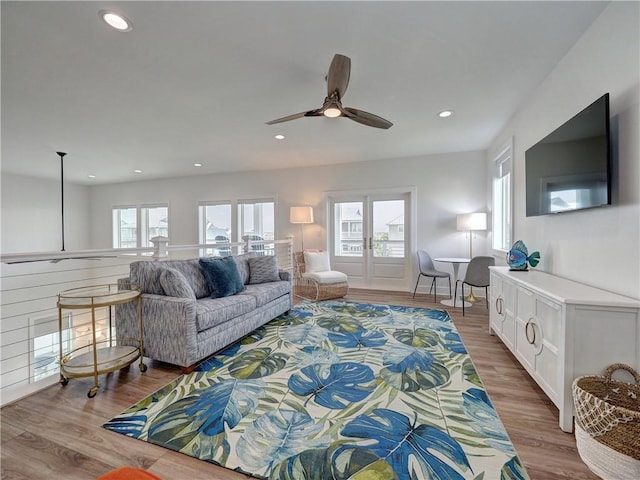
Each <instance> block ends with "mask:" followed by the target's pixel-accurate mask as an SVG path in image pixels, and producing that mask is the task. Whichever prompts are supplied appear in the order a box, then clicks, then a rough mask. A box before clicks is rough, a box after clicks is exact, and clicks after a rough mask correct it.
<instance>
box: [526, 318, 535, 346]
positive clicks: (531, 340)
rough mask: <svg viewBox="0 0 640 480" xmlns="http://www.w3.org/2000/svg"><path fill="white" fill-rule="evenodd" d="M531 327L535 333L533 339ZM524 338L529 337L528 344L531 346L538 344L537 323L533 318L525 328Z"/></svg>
mask: <svg viewBox="0 0 640 480" xmlns="http://www.w3.org/2000/svg"><path fill="white" fill-rule="evenodd" d="M529 327H531V332H532V333H533V335H531V338H529ZM524 336H525V337H527V342H529V343H530V344H531V345H534V344H535V343H536V322H535V321H534V320H533V318H530V319H529V321H528V322H527V324H526V325H525V326H524Z"/></svg>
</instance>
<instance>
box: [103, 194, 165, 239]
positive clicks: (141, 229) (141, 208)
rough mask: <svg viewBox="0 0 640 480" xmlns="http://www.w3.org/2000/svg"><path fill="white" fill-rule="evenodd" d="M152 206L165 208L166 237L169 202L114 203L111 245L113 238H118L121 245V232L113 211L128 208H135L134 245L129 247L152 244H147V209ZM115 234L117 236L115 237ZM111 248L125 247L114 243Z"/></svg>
mask: <svg viewBox="0 0 640 480" xmlns="http://www.w3.org/2000/svg"><path fill="white" fill-rule="evenodd" d="M152 208H166V209H167V235H166V236H167V237H169V234H170V230H169V223H170V222H169V214H170V208H169V204H168V203H149V204H142V205H114V206H113V207H111V230H112V231H111V239H112V245H113V243H114V242H113V240H115V239H116V238H118V244H119V245H121V243H122V242H121V232H120V230H119V228H118V226H117V225H116V222H115V219H114V213H115V212H116V211H117V210H130V209H135V210H136V245H135V247H130V248H141V247H142V248H144V247H149V246H152V245H150V244H149V242H150V240H151V238H149V228H148V226H149V212H148V211H149V209H152ZM116 228H118V231H116ZM116 235H117V237H116ZM113 248H127V247H119V246H116V245H113Z"/></svg>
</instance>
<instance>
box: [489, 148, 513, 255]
mask: <svg viewBox="0 0 640 480" xmlns="http://www.w3.org/2000/svg"><path fill="white" fill-rule="evenodd" d="M511 150H512V140H509V142H507V144H506V145H505V146H504V147H502V148H501V149H500V150H499V152H498V154H497V155H496V156H495V158H494V163H493V214H492V217H493V242H492V243H493V245H492V246H493V249H494V250H500V251H503V252H506V251H508V250H509V249H510V248H511V227H512V225H511V203H512V202H511V162H512V160H511Z"/></svg>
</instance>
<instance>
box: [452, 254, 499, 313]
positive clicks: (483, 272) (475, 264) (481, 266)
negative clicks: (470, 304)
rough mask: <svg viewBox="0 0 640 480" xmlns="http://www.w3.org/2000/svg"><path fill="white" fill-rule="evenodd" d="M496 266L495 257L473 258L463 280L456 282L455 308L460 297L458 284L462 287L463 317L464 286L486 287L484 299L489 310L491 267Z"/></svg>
mask: <svg viewBox="0 0 640 480" xmlns="http://www.w3.org/2000/svg"><path fill="white" fill-rule="evenodd" d="M495 264H496V259H495V258H493V257H482V256H479V257H473V258H472V259H471V261H470V262H469V265H468V266H467V271H466V273H465V274H464V279H463V280H458V281H456V289H455V292H454V294H453V306H454V307H455V306H456V297H457V295H458V284H459V283H461V284H462V286H461V288H462V316H464V284H465V283H466V284H467V285H469V286H471V287H478V288H480V287H484V299H485V302H486V304H487V308H489V289H488V287H489V283H490V281H489V277H490V275H489V267H492V266H494V265H495Z"/></svg>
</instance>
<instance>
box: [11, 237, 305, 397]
mask: <svg viewBox="0 0 640 480" xmlns="http://www.w3.org/2000/svg"><path fill="white" fill-rule="evenodd" d="M154 245H155V246H154V247H150V248H132V249H128V248H126V249H122V248H121V249H111V250H83V251H66V252H39V253H19V254H8V255H0V262H1V265H0V266H1V273H0V309H1V310H0V313H1V317H0V352H1V353H0V405H5V404H7V403H9V402H12V401H14V400H17V399H18V398H22V397H24V396H26V395H29V394H31V393H33V392H35V391H38V390H40V389H42V388H45V387H47V386H49V385H52V384H55V383H57V382H58V379H59V375H58V358H59V337H58V309H57V300H58V299H57V295H58V293H59V292H61V291H63V290H68V289H71V288H78V287H84V286H90V285H103V284H114V283H117V280H118V279H119V278H123V277H128V276H129V264H130V263H131V262H133V261H138V260H148V261H159V260H164V259H185V258H196V257H200V256H209V255H218V254H220V253H222V252H230V253H233V254H239V253H243V252H246V251H251V250H254V251H257V252H258V253H259V254H264V255H275V256H276V257H277V258H278V266H279V268H281V269H284V270H289V271H292V270H293V261H292V252H293V250H292V239H291V238H288V239H285V240H266V241H250V242H237V243H236V242H234V243H228V244H219V243H216V244H202V245H169V244H168V239H166V238H156V239H154ZM96 320H97V324H98V325H100V327H99V329H100V331H99V335H107V334H108V313H107V311H106V310H105V311H103V312H101V313H100V314H99V315H98V316H97V318H96ZM89 324H90V319H89V317H88V312H84V311H78V312H77V313H76V312H74V313H73V315H70V314H67V313H65V316H64V318H63V343H64V345H69V346H73V347H78V346H82V345H85V344H86V343H87V342H88V340H89V338H91V336H90V331H89V329H88V326H89ZM65 351H66V349H65Z"/></svg>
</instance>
